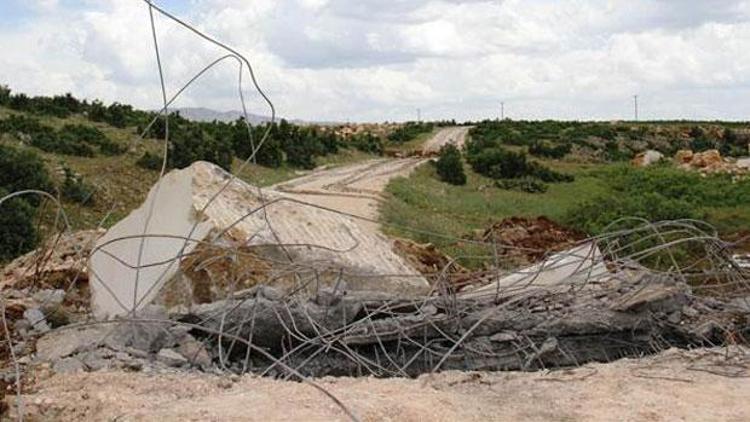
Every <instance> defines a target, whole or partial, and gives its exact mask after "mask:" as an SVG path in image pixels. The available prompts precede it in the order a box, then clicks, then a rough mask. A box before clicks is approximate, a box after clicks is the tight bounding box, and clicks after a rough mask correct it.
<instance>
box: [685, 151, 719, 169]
mask: <svg viewBox="0 0 750 422" xmlns="http://www.w3.org/2000/svg"><path fill="white" fill-rule="evenodd" d="M723 163H724V161H723V160H722V158H721V153H720V152H719V151H718V150H715V149H710V150H708V151H704V152H698V153H695V154H694V155H693V159H692V161H691V162H690V165H691V166H693V167H696V168H712V167H719V166H721V165H722V164H723Z"/></svg>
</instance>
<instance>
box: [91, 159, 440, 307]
mask: <svg viewBox="0 0 750 422" xmlns="http://www.w3.org/2000/svg"><path fill="white" fill-rule="evenodd" d="M230 177H231V175H230V174H229V173H227V172H225V171H224V170H222V169H221V168H219V167H218V166H215V165H213V164H210V163H206V162H196V163H194V164H193V165H191V166H190V167H188V168H186V169H183V170H174V171H172V172H170V173H168V174H167V175H166V176H164V178H162V180H160V181H159V182H158V184H157V185H155V186H154V187H153V188H152V189H151V192H149V195H148V198H147V199H146V202H144V204H143V205H142V206H141V207H140V208H139V209H137V210H136V211H134V212H133V213H131V214H130V215H129V216H128V217H126V218H125V219H124V220H122V221H120V222H119V223H118V224H116V225H115V226H114V227H112V228H111V229H110V230H109V231H108V232H107V234H106V235H105V236H103V237H102V238H101V239H99V241H98V242H97V246H96V247H97V250H95V252H94V253H93V254H92V256H91V260H90V262H89V271H90V274H91V279H92V280H91V290H92V308H93V312H94V315H95V316H96V317H97V318H99V319H103V318H111V317H113V316H117V315H124V314H127V313H128V312H130V311H131V310H132V309H134V307H135V308H136V309H139V308H140V307H142V306H144V305H145V304H148V303H163V304H165V305H167V306H169V307H172V306H178V305H187V306H189V305H192V304H194V303H202V302H210V301H214V300H218V299H222V298H225V297H227V296H228V292H231V291H237V290H242V289H245V288H248V287H252V285H255V284H258V283H259V282H260V281H262V280H258V278H260V279H264V278H266V279H267V278H272V277H275V278H276V280H275V281H276V283H277V285H282V287H286V288H291V287H292V286H291V284H292V283H295V282H298V279H295V278H294V277H291V276H287V278H286V279H284V277H281V276H279V273H280V272H282V271H283V270H284V269H288V268H289V266H290V265H294V266H295V267H296V268H295V272H294V273H295V274H296V275H297V276H300V275H302V276H304V275H305V274H306V273H307V274H310V275H312V274H315V275H317V276H318V277H319V279H320V280H321V281H322V282H329V283H331V282H332V281H331V280H333V279H335V278H337V277H340V276H342V275H343V276H345V277H346V280H347V282H348V283H349V287H350V288H351V289H355V290H356V289H363V290H382V291H389V292H392V293H401V294H423V293H426V292H427V291H428V289H429V284H428V282H427V281H426V280H425V279H424V278H423V277H422V276H421V275H420V274H418V272H417V271H416V270H415V269H413V268H412V267H411V266H410V265H409V264H408V263H407V262H406V261H405V260H404V259H403V258H401V257H400V256H398V255H397V254H395V253H394V252H393V250H392V245H391V242H390V241H389V240H388V239H387V238H385V237H384V236H383V235H381V234H380V233H378V232H377V231H375V230H372V229H370V228H363V227H362V226H361V225H358V224H356V222H355V221H354V220H353V219H352V218H350V217H348V216H345V215H342V214H339V213H336V212H332V211H328V210H324V209H320V208H315V207H310V206H307V205H304V204H300V203H298V202H294V201H293V200H289V199H290V198H289V197H287V196H285V195H284V194H281V193H278V192H273V191H267V190H259V189H258V188H255V187H253V186H251V185H248V184H247V183H245V182H243V181H241V180H238V179H235V180H233V181H232V182H231V183H230V184H229V185H228V186H226V185H227V182H229V181H230ZM220 191H221V193H219V192H220ZM264 204H266V206H265V207H264V206H263V205H264ZM264 211H265V212H264ZM149 217H150V218H149ZM147 222H148V224H146V223H147ZM144 233H145V234H146V235H147V236H149V237H146V238H142V237H141V236H142V235H143V234H144ZM188 237H189V238H190V239H191V241H186V240H185V238H188ZM200 241H206V242H210V244H211V247H216V246H219V247H220V248H221V252H220V255H218V256H214V257H213V260H222V259H223V260H227V261H231V260H235V261H237V260H242V259H243V257H244V256H245V254H244V253H243V250H242V248H248V247H251V248H252V252H253V254H255V255H254V256H253V257H252V259H251V260H252V261H253V262H255V261H257V259H258V258H261V259H262V260H263V261H265V262H266V263H267V264H269V265H270V268H268V269H264V270H263V272H261V274H256V276H257V277H255V278H253V277H244V274H243V272H242V271H240V272H239V273H240V274H237V273H238V272H237V271H233V270H231V268H230V269H229V270H227V271H225V272H221V274H222V275H225V274H229V275H231V276H229V277H223V276H222V277H219V279H213V280H210V282H209V284H210V286H205V283H206V282H205V280H203V281H202V282H201V281H195V280H192V279H191V277H192V276H194V275H195V272H196V271H195V270H196V268H195V267H192V268H185V266H184V265H182V264H183V263H184V261H185V260H184V258H185V256H186V255H188V254H191V253H192V252H194V251H195V250H196V246H197V245H198V242H200ZM204 245H205V244H204ZM280 245H285V246H280ZM211 260H212V259H210V258H206V260H204V262H209V261H211ZM139 262H140V265H141V266H142V268H140V270H138V269H136V268H135V267H136V266H137V265H138V264H139ZM253 265H254V264H253V263H252V262H251V263H250V264H248V266H250V267H252V266H253ZM199 267H200V266H199ZM198 269H200V268H198ZM396 275H399V276H396ZM400 275H403V276H400ZM373 276H379V277H373ZM201 283H202V284H203V285H201ZM285 283H286V284H287V286H284V284H285ZM168 284H169V286H168V287H166V288H165V286H167V285H168ZM198 294H200V295H202V297H200V298H198V299H200V300H196V296H198Z"/></svg>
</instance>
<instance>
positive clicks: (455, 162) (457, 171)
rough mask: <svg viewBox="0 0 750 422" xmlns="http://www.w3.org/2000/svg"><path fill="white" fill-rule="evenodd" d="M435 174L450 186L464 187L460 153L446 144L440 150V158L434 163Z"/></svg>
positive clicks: (464, 180)
mask: <svg viewBox="0 0 750 422" xmlns="http://www.w3.org/2000/svg"><path fill="white" fill-rule="evenodd" d="M436 167H437V174H438V176H440V179H441V180H442V181H444V182H447V183H450V184H452V185H465V184H466V173H464V164H463V162H462V161H461V152H460V151H459V150H458V148H456V147H455V146H453V145H451V144H448V145H445V146H443V147H442V148H440V157H439V158H438V160H437V163H436Z"/></svg>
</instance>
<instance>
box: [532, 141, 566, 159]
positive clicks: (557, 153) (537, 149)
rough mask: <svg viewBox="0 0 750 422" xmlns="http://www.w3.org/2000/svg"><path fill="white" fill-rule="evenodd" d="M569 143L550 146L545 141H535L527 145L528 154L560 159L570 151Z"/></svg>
mask: <svg viewBox="0 0 750 422" xmlns="http://www.w3.org/2000/svg"><path fill="white" fill-rule="evenodd" d="M570 150H571V146H570V144H562V145H555V146H550V145H548V144H547V143H545V142H539V141H536V142H534V143H532V144H531V146H530V147H529V154H531V155H533V156H535V157H544V158H553V159H560V158H563V157H565V156H566V155H568V154H569V153H570Z"/></svg>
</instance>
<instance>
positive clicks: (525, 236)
mask: <svg viewBox="0 0 750 422" xmlns="http://www.w3.org/2000/svg"><path fill="white" fill-rule="evenodd" d="M584 238H585V236H584V235H583V234H582V233H579V232H576V231H574V230H571V229H568V228H565V227H563V226H561V225H559V224H557V223H555V222H554V221H552V220H550V219H549V218H547V217H537V218H527V217H510V218H506V219H504V220H503V221H501V222H499V223H494V224H492V225H491V226H490V227H489V228H487V229H485V230H484V231H481V232H479V233H478V235H477V236H476V239H477V240H480V241H483V242H494V243H495V244H496V245H497V253H498V256H499V257H500V258H501V259H502V260H503V261H505V262H506V263H509V264H529V263H533V262H537V261H539V260H541V259H542V258H543V257H544V256H545V255H547V254H548V253H549V252H559V251H561V250H564V249H568V248H570V247H571V246H572V245H574V244H575V243H576V242H578V241H580V240H582V239H584ZM509 261H510V262H509Z"/></svg>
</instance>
